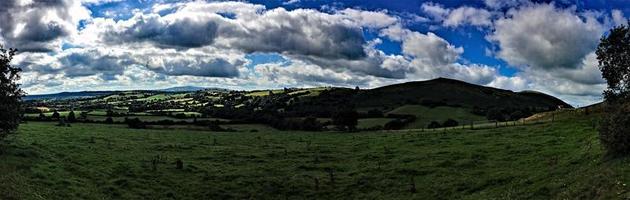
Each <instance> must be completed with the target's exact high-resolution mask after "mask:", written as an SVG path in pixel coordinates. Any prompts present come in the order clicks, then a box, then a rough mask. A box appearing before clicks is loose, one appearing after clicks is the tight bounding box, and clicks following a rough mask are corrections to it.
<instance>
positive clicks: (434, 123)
mask: <svg viewBox="0 0 630 200" xmlns="http://www.w3.org/2000/svg"><path fill="white" fill-rule="evenodd" d="M440 127H442V125H441V124H440V122H436V121H431V123H429V125H428V126H427V128H440Z"/></svg>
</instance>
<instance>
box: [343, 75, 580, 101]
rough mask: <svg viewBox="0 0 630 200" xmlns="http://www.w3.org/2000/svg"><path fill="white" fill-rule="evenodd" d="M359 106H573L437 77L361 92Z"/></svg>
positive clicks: (540, 96)
mask: <svg viewBox="0 0 630 200" xmlns="http://www.w3.org/2000/svg"><path fill="white" fill-rule="evenodd" d="M356 100H357V104H358V105H359V107H379V106H389V107H395V106H401V105H405V104H424V105H429V106H431V105H435V106H440V105H445V106H451V107H467V108H472V107H480V108H492V107H501V108H503V107H539V108H549V107H552V108H556V107H558V106H562V107H565V108H571V105H569V104H567V103H565V102H563V101H562V100H560V99H557V98H555V97H553V96H550V95H547V94H543V93H540V92H530V91H525V92H513V91H510V90H504V89H498V88H493V87H486V86H480V85H475V84H471V83H467V82H464V81H459V80H454V79H447V78H437V79H433V80H428V81H415V82H407V83H402V84H395V85H389V86H385V87H380V88H375V89H371V90H366V91H364V92H361V93H359V94H358V95H357V97H356Z"/></svg>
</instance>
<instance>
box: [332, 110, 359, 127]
mask: <svg viewBox="0 0 630 200" xmlns="http://www.w3.org/2000/svg"><path fill="white" fill-rule="evenodd" d="M358 118H359V114H358V113H357V111H355V110H353V109H343V110H340V111H338V112H335V113H334V114H333V116H332V124H333V125H335V126H337V128H338V129H340V130H344V131H346V130H347V131H355V130H356V129H357V124H358V123H359V122H358Z"/></svg>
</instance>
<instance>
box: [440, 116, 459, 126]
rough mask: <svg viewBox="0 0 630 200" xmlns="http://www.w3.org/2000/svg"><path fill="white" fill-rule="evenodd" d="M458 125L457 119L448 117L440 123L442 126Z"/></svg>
mask: <svg viewBox="0 0 630 200" xmlns="http://www.w3.org/2000/svg"><path fill="white" fill-rule="evenodd" d="M458 125H459V123H458V122H457V121H455V120H454V119H450V118H449V119H447V120H446V121H444V123H442V127H453V126H458Z"/></svg>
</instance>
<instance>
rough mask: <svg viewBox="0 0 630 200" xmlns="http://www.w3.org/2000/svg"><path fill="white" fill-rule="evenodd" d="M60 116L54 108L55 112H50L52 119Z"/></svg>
mask: <svg viewBox="0 0 630 200" xmlns="http://www.w3.org/2000/svg"><path fill="white" fill-rule="evenodd" d="M60 117H61V115H59V112H57V111H56V110H55V112H53V114H52V118H53V119H59V118H60Z"/></svg>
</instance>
